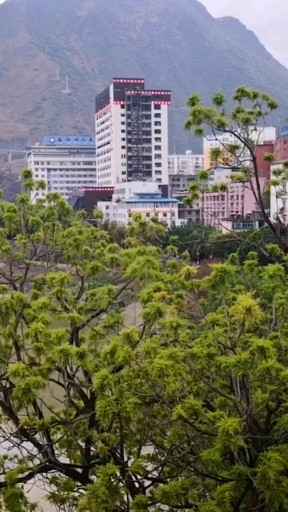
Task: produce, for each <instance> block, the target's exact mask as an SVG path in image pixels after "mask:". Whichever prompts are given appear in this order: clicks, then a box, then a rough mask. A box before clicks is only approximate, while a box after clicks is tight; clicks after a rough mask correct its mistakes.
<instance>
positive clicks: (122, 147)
mask: <svg viewBox="0 0 288 512" xmlns="http://www.w3.org/2000/svg"><path fill="white" fill-rule="evenodd" d="M124 140H125V139H124ZM121 149H125V146H121Z"/></svg>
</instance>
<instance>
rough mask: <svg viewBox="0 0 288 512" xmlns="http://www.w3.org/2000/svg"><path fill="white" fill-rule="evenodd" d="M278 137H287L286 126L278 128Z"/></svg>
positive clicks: (287, 129)
mask: <svg viewBox="0 0 288 512" xmlns="http://www.w3.org/2000/svg"><path fill="white" fill-rule="evenodd" d="M280 137H283V138H287V137H288V126H282V127H281V129H280Z"/></svg>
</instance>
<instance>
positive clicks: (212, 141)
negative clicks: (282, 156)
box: [203, 126, 276, 169]
mask: <svg viewBox="0 0 288 512" xmlns="http://www.w3.org/2000/svg"><path fill="white" fill-rule="evenodd" d="M249 137H250V139H251V140H252V141H253V142H254V144H255V147H256V146H258V145H259V146H261V145H265V144H271V143H274V141H275V140H276V128H275V127H274V126H265V127H261V126H259V127H256V128H252V127H251V129H250V130H249ZM230 144H234V145H237V146H241V144H240V142H239V140H238V138H237V136H236V135H233V134H231V133H219V134H217V137H214V136H212V135H208V136H206V137H204V139H203V152H204V168H205V169H211V168H212V167H214V166H216V165H225V166H232V165H239V164H241V165H244V166H248V165H250V164H251V162H252V158H251V154H250V153H249V151H247V150H246V149H244V148H243V149H240V150H239V154H238V156H234V155H232V154H231V153H230V152H229V145H230ZM215 148H219V149H221V150H222V155H221V157H220V158H219V159H218V161H217V162H216V161H215V160H214V159H213V155H212V154H211V150H213V149H215ZM259 151H260V150H259Z"/></svg>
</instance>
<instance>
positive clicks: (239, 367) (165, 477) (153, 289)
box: [0, 173, 288, 512]
mask: <svg viewBox="0 0 288 512" xmlns="http://www.w3.org/2000/svg"><path fill="white" fill-rule="evenodd" d="M29 180H30V181H29ZM30 186H31V176H30V177H29V174H28V173H26V187H27V189H28V188H29V187H30ZM0 225H1V229H0V237H1V244H0V263H1V265H0V286H1V287H0V293H1V296H0V418H1V429H0V441H1V452H0V505H1V507H0V508H1V510H3V511H4V510H5V511H6V512H28V511H32V510H35V505H33V503H31V500H30V498H29V492H28V491H29V489H30V487H31V485H33V484H37V485H41V486H42V487H43V488H44V489H45V494H46V498H47V499H48V500H49V501H50V503H51V506H52V505H53V506H54V507H56V510H59V511H62V512H96V511H97V512H130V511H135V512H148V511H152V510H153V511H154V510H155V511H160V510H168V511H170V512H174V511H175V512H176V511H179V510H183V511H193V512H195V511H197V512H198V511H199V512H237V511H241V512H246V511H247V512H248V511H251V510H257V511H260V512H264V511H269V512H274V511H275V512H276V511H277V512H282V511H283V512H284V511H285V510H287V507H288V479H287V478H288V477H287V475H288V473H287V456H286V451H287V414H288V398H287V397H288V393H287V391H288V378H287V366H288V351H287V338H286V337H287V332H288V323H287V318H288V311H287V308H288V300H287V299H288V296H287V294H288V291H287V290H288V287H287V274H286V267H285V265H284V263H283V264H280V263H277V264H276V263H275V264H269V265H266V266H265V267H262V266H261V265H260V264H259V262H258V258H257V254H255V253H250V254H249V255H248V256H247V258H246V260H245V262H244V264H242V263H240V262H239V259H238V257H237V255H231V256H230V258H229V260H228V261H227V262H226V263H222V264H217V265H214V266H212V267H211V272H210V274H209V275H208V276H207V277H205V278H204V279H199V278H198V275H197V270H196V269H195V268H194V267H193V266H192V265H191V263H190V259H189V254H187V253H186V252H185V251H184V252H183V251H182V254H181V257H178V256H179V255H180V254H179V247H178V246H177V244H175V243H174V242H175V239H173V237H172V238H171V240H170V242H171V243H170V244H169V245H167V246H166V247H164V248H160V247H159V246H156V245H152V243H150V241H151V240H153V239H154V238H155V237H157V238H158V237H161V236H163V229H164V228H163V226H161V224H159V223H158V222H157V221H155V222H146V221H144V220H143V219H141V218H140V217H137V218H136V219H135V220H134V223H133V224H132V225H131V226H129V228H128V230H127V236H126V239H125V242H124V243H121V246H120V245H118V244H117V243H115V242H112V241H111V238H110V235H109V234H108V232H107V231H105V230H103V229H102V228H101V226H100V225H98V224H97V225H95V226H93V225H91V224H89V223H87V222H86V221H85V219H84V218H83V216H82V214H81V213H78V214H75V213H74V212H73V211H72V210H71V208H70V207H69V206H68V205H67V203H66V202H65V201H64V200H63V199H61V198H60V197H59V196H58V195H55V194H48V196H47V198H46V202H45V203H44V201H38V202H37V203H36V204H31V203H30V201H29V196H28V195H26V194H22V195H20V196H18V198H17V203H16V204H10V203H6V202H3V201H2V202H1V203H0ZM274 250H275V251H276V248H275V247H274ZM277 250H279V251H281V249H279V248H278V249H277ZM286 258H287V257H286V255H285V254H283V255H282V260H283V262H285V261H286ZM131 311H132V314H131ZM32 501H33V500H32ZM39 507H40V504H39ZM36 508H37V507H36Z"/></svg>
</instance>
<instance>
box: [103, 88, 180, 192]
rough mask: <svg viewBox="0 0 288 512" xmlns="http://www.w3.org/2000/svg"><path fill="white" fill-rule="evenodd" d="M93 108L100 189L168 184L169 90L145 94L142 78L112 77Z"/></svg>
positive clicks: (151, 91) (146, 91)
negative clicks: (125, 184)
mask: <svg viewBox="0 0 288 512" xmlns="http://www.w3.org/2000/svg"><path fill="white" fill-rule="evenodd" d="M95 103H96V105H95V106H96V116H95V134H96V168H97V185H98V186H103V187H107V186H108V187H109V186H115V185H116V184H118V183H121V182H126V181H155V182H158V183H164V184H168V106H169V105H170V103H171V91H167V90H165V91H164V90H155V89H153V90H150V89H149V90H146V89H145V80H144V79H142V78H114V79H113V83H112V84H111V85H110V86H108V87H107V88H106V89H105V90H104V91H102V92H101V93H99V94H98V95H97V96H96V102H95Z"/></svg>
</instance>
